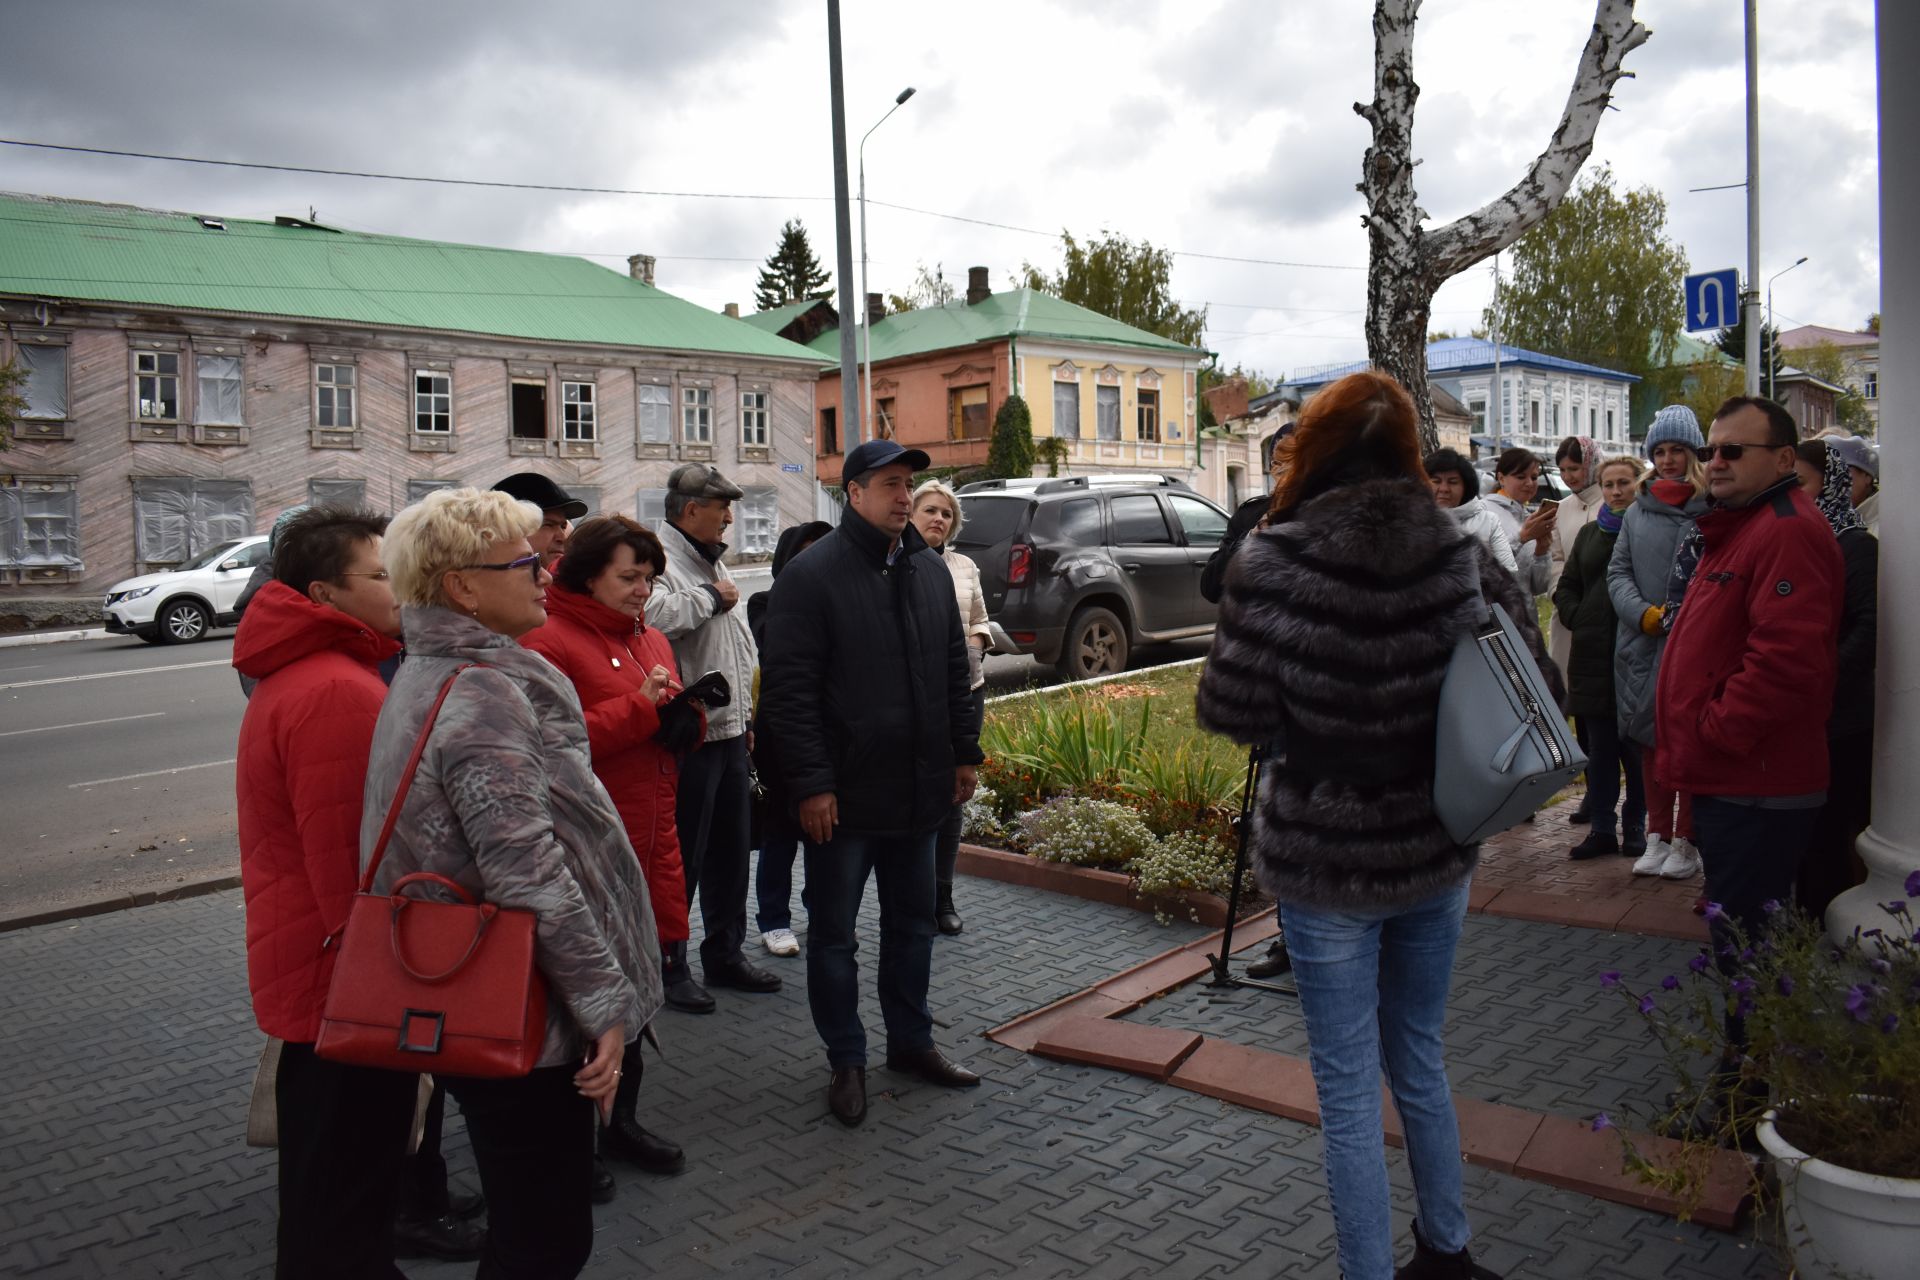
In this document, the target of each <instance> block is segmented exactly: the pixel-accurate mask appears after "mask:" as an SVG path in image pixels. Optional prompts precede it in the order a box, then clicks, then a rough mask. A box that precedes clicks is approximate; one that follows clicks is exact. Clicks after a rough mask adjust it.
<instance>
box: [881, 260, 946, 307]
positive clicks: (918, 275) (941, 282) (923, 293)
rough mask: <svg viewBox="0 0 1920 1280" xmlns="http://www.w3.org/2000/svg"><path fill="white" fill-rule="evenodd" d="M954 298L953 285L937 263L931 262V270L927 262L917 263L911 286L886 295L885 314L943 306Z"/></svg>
mask: <svg viewBox="0 0 1920 1280" xmlns="http://www.w3.org/2000/svg"><path fill="white" fill-rule="evenodd" d="M953 299H954V290H953V285H952V284H950V283H949V282H948V280H947V276H946V273H945V272H944V271H942V270H941V269H940V264H939V263H937V262H936V263H934V264H933V270H931V271H929V270H927V264H926V263H924V262H921V263H917V264H915V266H914V270H913V287H912V288H910V289H908V290H907V291H906V292H905V293H890V294H888V295H887V314H888V315H890V316H897V315H899V314H900V313H901V312H903V311H918V310H920V309H921V308H922V307H944V306H946V305H947V304H948V303H949V302H952V301H953Z"/></svg>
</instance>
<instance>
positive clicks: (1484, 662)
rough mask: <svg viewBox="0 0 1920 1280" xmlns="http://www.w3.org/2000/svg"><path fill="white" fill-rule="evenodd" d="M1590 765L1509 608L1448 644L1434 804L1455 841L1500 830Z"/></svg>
mask: <svg viewBox="0 0 1920 1280" xmlns="http://www.w3.org/2000/svg"><path fill="white" fill-rule="evenodd" d="M1586 767H1587V757H1586V755H1585V753H1583V752H1582V751H1581V750H1580V748H1579V746H1578V744H1576V743H1575V742H1574V740H1573V735H1572V734H1571V733H1570V732H1568V730H1567V721H1566V717H1565V716H1563V715H1561V714H1560V708H1559V707H1558V706H1556V705H1555V703H1554V700H1553V693H1552V692H1551V691H1550V690H1549V689H1548V688H1547V682H1546V679H1545V678H1544V677H1543V676H1541V674H1540V668H1539V666H1538V664H1536V663H1535V662H1534V660H1533V652H1532V650H1530V649H1529V648H1528V647H1527V642H1526V639H1525V638H1524V637H1523V636H1521V634H1520V629H1519V628H1518V627H1516V626H1514V625H1513V619H1512V618H1510V617H1508V616H1507V611H1506V610H1505V609H1503V608H1501V607H1500V606H1499V605H1497V604H1489V605H1488V606H1487V613H1486V615H1485V616H1483V617H1482V618H1481V619H1480V620H1479V621H1478V622H1476V623H1475V624H1474V625H1473V626H1472V627H1470V628H1469V629H1468V630H1467V632H1466V634H1465V635H1463V636H1461V637H1460V640H1459V643H1457V644H1456V645H1455V646H1454V649H1453V657H1452V659H1451V660H1450V661H1449V662H1448V664H1447V675H1446V680H1445V682H1444V683H1443V684H1442V685H1441V686H1440V713H1439V718H1438V720H1437V721H1436V723H1435V726H1434V768H1433V812H1434V816H1435V817H1437V818H1439V819H1440V825H1441V826H1443V827H1445V828H1446V829H1447V835H1448V836H1450V837H1452V839H1453V841H1454V843H1455V844H1474V843H1476V842H1478V841H1480V840H1484V839H1486V838H1487V837H1488V836H1490V835H1496V834H1498V833H1499V832H1502V831H1505V830H1506V829H1507V828H1508V827H1511V826H1513V825H1514V824H1515V823H1517V822H1520V821H1521V820H1523V819H1524V818H1526V816H1527V815H1528V814H1530V813H1532V812H1533V811H1534V810H1535V809H1538V808H1539V807H1540V806H1541V805H1542V804H1545V803H1546V802H1547V801H1548V800H1549V799H1551V798H1552V797H1553V795H1554V793H1555V792H1557V791H1559V790H1560V789H1561V788H1562V787H1564V786H1566V785H1567V784H1568V783H1570V782H1572V781H1573V780H1574V779H1575V778H1576V777H1578V776H1579V775H1580V771H1581V770H1582V769H1585V768H1586Z"/></svg>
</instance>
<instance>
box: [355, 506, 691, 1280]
mask: <svg viewBox="0 0 1920 1280" xmlns="http://www.w3.org/2000/svg"><path fill="white" fill-rule="evenodd" d="M540 518H541V516H540V512H539V510H538V509H536V508H535V507H532V506H530V505H528V504H525V503H521V502H517V501H515V500H514V499H513V498H512V497H510V496H508V495H506V494H504V493H498V492H494V491H486V492H482V491H480V490H476V489H442V490H439V491H437V492H434V493H432V494H429V495H428V496H427V497H426V498H425V499H424V500H422V501H421V502H418V503H416V504H414V505H413V506H411V507H408V508H407V509H406V510H404V511H402V512H401V513H400V514H399V515H397V516H395V517H394V519H393V523H392V524H391V525H389V526H388V529H387V541H386V546H385V553H386V563H387V568H388V571H389V572H390V573H391V574H392V577H393V585H394V592H395V594H396V595H397V596H398V597H399V599H400V601H401V604H402V609H401V626H402V628H403V630H404V633H405V637H406V644H407V653H408V657H407V661H406V663H405V664H403V665H402V666H401V668H400V672H399V674H398V675H397V676H396V677H395V678H394V681H393V686H392V688H391V690H390V691H389V692H388V694H387V700H386V702H385V704H384V705H383V706H382V708H381V712H380V719H379V722H378V724H377V726H376V727H375V729H374V737H373V753H372V759H371V760H370V762H369V765H368V769H367V787H366V798H365V800H366V803H365V808H364V811H363V813H362V816H361V827H360V845H361V855H362V857H363V858H365V857H366V856H367V855H369V854H370V853H371V852H372V849H373V845H374V843H375V840H376V839H377V837H378V835H379V832H380V827H381V823H382V822H383V820H384V819H385V817H386V814H387V809H388V806H389V805H390V804H391V802H392V798H393V794H394V792H395V790H396V788H397V787H398V785H399V781H400V777H401V774H402V773H403V771H404V769H405V767H406V761H407V758H408V755H409V754H410V753H411V752H412V750H413V746H414V742H415V741H416V739H417V738H418V737H419V735H420V729H421V726H422V725H423V724H425V722H426V717H427V712H428V710H429V709H430V708H431V707H432V705H433V702H434V699H435V698H436V697H437V696H438V694H439V692H440V687H441V685H442V684H443V683H445V681H446V680H447V678H448V677H449V676H450V675H453V673H454V672H455V671H456V670H457V669H459V668H461V667H462V666H463V664H473V665H472V666H470V667H469V668H468V669H466V670H462V671H460V672H459V674H458V676H456V677H455V678H454V681H453V686H452V689H451V690H450V692H449V693H448V695H447V699H446V702H445V704H444V705H442V707H441V708H440V714H439V717H438V719H437V720H436V721H435V723H434V725H433V728H432V732H431V734H430V735H429V737H428V741H427V749H426V751H425V753H424V754H423V755H422V756H421V758H420V765H419V769H418V771H417V772H416V773H415V775H414V780H413V787H412V790H411V791H410V792H409V793H408V795H407V799H406V804H405V806H404V807H403V808H402V810H401V812H400V817H399V821H398V822H397V823H396V824H395V826H394V829H393V835H392V837H391V838H390V840H389V842H388V845H387V850H386V855H385V858H384V860H383V861H382V862H381V864H380V870H379V874H378V876H377V877H376V879H375V881H374V886H373V887H374V891H375V892H378V893H385V892H388V891H389V890H390V889H391V888H392V886H393V884H394V883H395V882H396V881H397V880H399V879H400V877H402V876H405V875H408V874H410V873H412V872H416V871H430V872H435V873H438V874H440V875H443V876H446V877H447V878H448V879H451V880H453V881H454V882H455V883H457V884H459V885H460V886H461V887H463V888H465V889H467V890H468V891H469V892H471V893H473V894H474V895H475V896H476V897H477V898H480V899H483V900H485V901H487V902H492V903H497V904H499V905H500V906H503V907H513V908H518V909H521V910H526V911H531V912H532V913H533V914H534V915H535V917H536V918H537V925H536V933H535V962H536V963H537V964H538V965H539V968H540V972H541V974H542V976H543V977H545V979H546V982H547V987H548V1005H547V1028H546V1037H545V1040H544V1041H543V1043H542V1045H541V1049H540V1057H539V1060H538V1063H537V1065H536V1066H535V1068H534V1070H533V1071H532V1073H531V1074H529V1075H527V1076H525V1077H523V1078H521V1079H517V1080H474V1079H463V1078H458V1077H448V1078H446V1080H445V1083H446V1086H447V1089H448V1091H449V1092H450V1093H452V1094H453V1096H454V1098H455V1099H456V1100H458V1102H459V1103H460V1109H461V1111H462V1112H463V1113H464V1114H465V1116H466V1121H467V1130H468V1134H469V1136H470V1137H471V1138H472V1140H473V1150H474V1155H475V1158H476V1159H477V1161H478V1163H479V1166H480V1181H481V1184H482V1186H483V1187H484V1189H485V1191H486V1196H487V1206H488V1211H489V1215H490V1230H489V1233H488V1241H487V1250H486V1253H485V1254H484V1255H483V1256H482V1259H481V1263H480V1274H482V1275H487V1276H496V1275H497V1276H528V1277H532V1276H540V1277H552V1276H558V1277H566V1276H573V1275H577V1274H578V1273H579V1271H580V1268H581V1267H583V1266H585V1265H586V1260H587V1258H588V1256H589V1255H590V1254H591V1252H592V1248H593V1210H592V1204H591V1201H590V1199H589V1196H590V1185H591V1180H592V1176H593V1175H592V1161H593V1149H594V1107H595V1104H599V1106H600V1107H601V1109H602V1111H603V1112H604V1110H605V1108H606V1107H607V1106H609V1105H610V1104H611V1101H612V1098H613V1093H614V1089H615V1087H616V1086H617V1084H618V1082H619V1076H620V1064H621V1058H622V1054H623V1052H624V1049H625V1047H626V1042H627V1040H628V1038H629V1037H630V1036H637V1035H638V1034H639V1030H640V1028H642V1027H644V1026H645V1025H646V1024H647V1023H648V1022H649V1021H650V1020H651V1019H652V1018H653V1016H654V1014H655V1013H657V1012H658V1011H659V1008H660V1005H661V1002H662V1001H661V988H660V971H659V964H658V959H657V957H658V956H659V953H660V943H659V939H658V936H657V935H656V933H655V931H654V924H653V910H652V906H651V903H650V902H649V901H648V897H647V887H646V881H645V880H644V879H643V878H642V876H641V873H640V864H639V861H638V859H636V858H635V856H634V853H633V848H632V846H631V845H630V844H629V843H628V842H627V836H626V830H625V827H624V825H623V824H622V822H621V820H620V814H619V811H618V810H616V809H615V808H614V804H613V801H612V799H611V798H609V796H608V795H607V792H606V790H605V788H603V787H602V786H601V785H600V782H599V780H598V779H597V778H595V777H594V774H593V769H592V766H591V762H590V761H589V759H588V754H587V731H586V724H585V722H584V720H583V718H582V715H581V710H580V700H579V698H578V696H577V695H576V694H575V693H574V689H573V684H572V682H571V681H569V680H568V679H567V677H566V676H564V675H562V674H561V672H560V671H559V669H558V668H556V667H555V666H554V665H553V664H552V663H550V662H548V661H547V660H546V659H545V658H543V657H541V656H540V655H539V654H537V653H534V652H532V651H530V650H527V649H523V648H521V647H520V645H519V644H517V643H516V642H515V641H516V638H517V637H519V636H521V635H524V634H525V633H526V632H528V631H531V630H532V629H533V628H535V627H537V626H539V625H540V624H541V623H543V622H544V621H545V620H546V610H545V607H544V602H545V600H546V586H547V584H548V583H550V582H551V581H552V578H551V577H549V576H548V575H547V573H546V572H545V571H544V570H543V569H542V568H541V567H540V558H539V556H537V555H535V554H534V552H533V550H532V548H531V547H530V546H529V545H528V543H527V535H528V534H530V533H532V532H533V531H534V530H535V529H537V528H538V527H539V525H540ZM432 892H433V891H432V890H431V889H428V890H426V893H429V894H430V893H432ZM443 896H445V895H444V891H443ZM583 1063H584V1065H583Z"/></svg>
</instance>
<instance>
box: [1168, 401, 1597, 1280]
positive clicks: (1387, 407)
mask: <svg viewBox="0 0 1920 1280" xmlns="http://www.w3.org/2000/svg"><path fill="white" fill-rule="evenodd" d="M1418 425H1419V423H1418V418H1417V416H1416V414H1415V411H1414V407H1413V402H1412V401H1411V400H1410V399H1409V398H1408V396H1407V393H1406V391H1405V390H1403V389H1402V388H1401V387H1400V385H1399V384H1398V383H1396V382H1394V381H1393V380H1392V379H1391V378H1388V377H1385V376H1383V375H1381V374H1377V373H1359V374H1353V375H1351V376H1349V377H1346V378H1342V379H1341V380H1340V381H1338V382H1336V383H1334V384H1333V385H1332V386H1329V387H1327V388H1325V389H1324V390H1322V391H1321V392H1320V393H1319V394H1318V395H1316V396H1314V398H1313V399H1312V400H1311V401H1310V402H1309V403H1308V405H1307V408H1306V411H1305V412H1304V413H1303V414H1302V416H1301V419H1300V423H1299V428H1298V430H1297V431H1296V432H1295V433H1294V435H1293V437H1292V439H1291V440H1290V441H1288V442H1287V444H1286V445H1284V446H1283V447H1284V448H1287V449H1288V450H1289V456H1288V462H1289V466H1288V471H1287V478H1286V481H1285V482H1284V483H1283V484H1282V485H1281V486H1280V487H1279V488H1278V489H1276V490H1275V492H1274V497H1273V503H1274V515H1273V520H1272V523H1271V525H1270V527H1269V528H1267V529H1265V530H1263V531H1261V532H1258V533H1255V534H1253V535H1251V536H1250V537H1248V539H1247V541H1246V544H1245V545H1244V546H1243V547H1242V548H1241V549H1240V552H1239V554H1238V555H1237V556H1235V557H1234V560H1233V564H1232V566H1231V567H1230V569H1229V570H1228V576H1227V587H1226V596H1225V599H1224V600H1223V601H1222V603H1221V606H1220V622H1219V629H1218V630H1217V632H1216V633H1215V636H1214V644H1213V654H1212V657H1211V658H1209V659H1208V661H1207V666H1206V670H1205V672H1204V673H1203V674H1202V676H1201V679H1200V688H1199V715H1200V721H1201V723H1202V724H1203V725H1205V726H1206V727H1207V728H1208V729H1211V730H1213V731H1214V732H1216V733H1223V734H1226V735H1228V736H1230V737H1232V738H1234V739H1235V740H1237V741H1240V742H1247V743H1265V742H1269V741H1271V740H1273V739H1274V738H1276V737H1278V736H1281V735H1282V734H1284V737H1285V741H1286V754H1285V756H1284V757H1283V758H1280V759H1271V760H1269V761H1268V763H1267V764H1266V765H1265V767H1263V769H1262V770H1261V777H1260V786H1259V799H1258V805H1257V810H1256V814H1255V819H1254V828H1253V852H1254V859H1255V866H1256V870H1257V873H1258V875H1259V877H1260V882H1261V884H1262V885H1264V886H1265V887H1266V889H1267V890H1268V891H1269V892H1270V893H1272V894H1273V896H1274V897H1275V898H1276V899H1277V900H1278V901H1279V903H1280V910H1281V918H1282V920H1283V921H1284V926H1285V930H1286V937H1287V945H1288V948H1289V949H1290V951H1291V952H1292V955H1293V965H1294V974H1295V976H1296V978H1297V979H1298V982H1299V989H1300V1003H1301V1008H1302V1010H1303V1011H1304V1013H1305V1015H1306V1019H1307V1037H1308V1043H1309V1048H1310V1051H1311V1059H1312V1065H1313V1077H1314V1084H1315V1086H1316V1088H1317V1089H1318V1091H1319V1098H1320V1112H1321V1138H1322V1142H1323V1143H1324V1146H1325V1152H1326V1170H1327V1186H1328V1192H1329V1198H1330V1199H1331V1201H1332V1203H1333V1205H1334V1206H1335V1208H1334V1222H1335V1228H1336V1232H1337V1235H1338V1241H1339V1253H1340V1266H1341V1269H1342V1271H1343V1272H1344V1273H1345V1274H1346V1275H1347V1276H1348V1277H1349V1280H1384V1278H1385V1277H1387V1276H1390V1275H1395V1274H1398V1275H1399V1276H1403V1277H1405V1276H1411V1277H1438V1276H1463V1277H1464V1276H1485V1275H1490V1274H1491V1273H1490V1272H1486V1271H1485V1270H1484V1269H1480V1268H1476V1267H1475V1266H1474V1264H1473V1262H1472V1259H1471V1257H1470V1256H1469V1255H1468V1253H1467V1239H1468V1227H1467V1216H1466V1210H1465V1207H1464V1205H1463V1203H1462V1193H1461V1180H1460V1137H1459V1129H1458V1125H1457V1123H1456V1121H1455V1118H1454V1111H1453V1101H1452V1096H1451V1093H1450V1091H1449V1088H1448V1084H1447V1073H1446V1067H1445V1064H1444V1062H1443V1061H1442V1047H1441V1027H1442V1024H1443V1023H1444V1021H1445V1016H1446V1001H1447V987H1448V983H1449V978H1450V975H1451V971H1452V968H1453V953H1454V947H1455V944H1456V943H1457V942H1458V940H1459V937H1460V928H1461V921H1462V918H1463V916H1464V915H1465V912H1466V907H1467V885H1468V881H1469V879H1470V878H1471V876H1472V874H1473V867H1474V863H1475V861H1476V859H1477V858H1478V856H1479V849H1478V847H1477V846H1472V845H1468V846H1461V845H1456V844H1454V843H1453V842H1452V840H1451V839H1449V837H1448V836H1447V833H1446V831H1445V829H1444V828H1442V826H1441V825H1440V822H1439V820H1438V819H1437V818H1436V817H1435V816H1434V812H1433V771H1434V722H1435V718H1436V716H1437V713H1438V708H1439V699H1440V685H1441V682H1442V680H1443V679H1444V677H1445V674H1446V669H1447V662H1448V659H1449V657H1450V656H1451V654H1452V652H1453V647H1454V643H1455V641H1456V639H1457V638H1458V637H1459V636H1460V635H1461V634H1462V633H1463V632H1464V631H1465V630H1466V629H1467V628H1468V627H1469V626H1470V625H1471V624H1472V622H1473V621H1474V619H1475V617H1476V614H1477V611H1478V610H1479V607H1480V602H1481V601H1482V600H1483V599H1484V600H1492V601H1497V602H1498V603H1500V604H1502V605H1503V606H1505V608H1506V610H1507V613H1508V614H1509V615H1510V616H1511V617H1512V618H1513V620H1514V622H1515V624H1516V625H1517V626H1519V627H1520V628H1521V630H1522V631H1523V632H1524V633H1525V634H1526V636H1527V638H1528V641H1529V643H1530V644H1531V646H1532V648H1533V650H1534V654H1535V657H1536V660H1537V661H1538V662H1540V664H1541V666H1542V669H1543V674H1544V675H1545V676H1546V678H1547V680H1548V683H1549V685H1550V686H1551V687H1553V689H1554V692H1555V696H1556V697H1558V696H1560V692H1561V691H1560V688H1559V685H1560V681H1559V677H1558V674H1557V673H1556V672H1555V671H1554V670H1553V666H1552V664H1551V663H1550V662H1548V661H1547V659H1546V653H1545V648H1544V646H1543V644H1542V643H1541V639H1540V634H1539V627H1538V621H1537V618H1536V616H1535V614H1534V611H1533V602H1532V600H1531V599H1530V598H1528V597H1527V596H1526V595H1524V594H1523V593H1522V592H1521V590H1520V588H1519V585H1518V584H1517V583H1516V581H1515V579H1514V576H1513V575H1512V574H1511V573H1509V572H1508V571H1506V570H1505V569H1504V568H1503V567H1501V566H1500V565H1498V564H1496V563H1495V562H1494V560H1493V558H1492V556H1491V555H1490V553H1489V552H1488V551H1487V550H1486V548H1485V546H1484V545H1483V544H1482V543H1481V542H1480V541H1479V540H1477V539H1476V538H1474V537H1473V536H1471V535H1470V534H1469V533H1467V532H1466V531H1465V530H1463V529H1462V528H1461V526H1460V525H1459V524H1458V523H1457V522H1456V521H1455V520H1454V518H1453V516H1452V515H1451V514H1450V513H1449V511H1448V510H1447V509H1445V508H1443V507H1441V506H1439V505H1437V504H1436V503H1435V501H1434V495H1433V492H1432V490H1431V488H1430V487H1429V485H1428V481H1427V476H1426V474H1425V472H1424V470H1423V469H1422V466H1421V462H1420V446H1419V433H1418ZM1383 1059H1384V1061H1385V1063H1386V1066H1387V1071H1388V1080H1389V1083H1390V1086H1391V1088H1392V1090H1393V1096H1394V1103H1395V1106H1396V1107H1397V1108H1398V1110H1399V1113H1400V1116H1401V1119H1402V1123H1403V1125H1404V1127H1405V1130H1406V1145H1407V1156H1408V1159H1409V1161H1410V1163H1411V1164H1412V1166H1413V1180H1414V1189H1415V1195H1416V1198H1417V1200H1418V1203H1419V1218H1418V1220H1417V1222H1416V1223H1415V1224H1414V1249H1415V1255H1414V1260H1413V1262H1412V1263H1411V1264H1409V1265H1408V1266H1407V1267H1405V1268H1403V1269H1402V1270H1400V1271H1399V1272H1398V1273H1395V1271H1394V1267H1393V1241H1392V1227H1391V1220H1390V1211H1389V1204H1390V1201H1389V1193H1388V1189H1387V1164H1386V1152H1385V1148H1384V1146H1383V1141H1382V1137H1381V1114H1380V1067H1381V1063H1382V1061H1383Z"/></svg>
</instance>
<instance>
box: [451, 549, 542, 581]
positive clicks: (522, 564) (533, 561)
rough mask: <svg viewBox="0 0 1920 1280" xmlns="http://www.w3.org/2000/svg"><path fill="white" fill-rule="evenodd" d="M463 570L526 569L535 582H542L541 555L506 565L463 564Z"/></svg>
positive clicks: (522, 557)
mask: <svg viewBox="0 0 1920 1280" xmlns="http://www.w3.org/2000/svg"><path fill="white" fill-rule="evenodd" d="M460 567H461V568H462V569H502V570H504V569H525V570H526V571H527V572H528V574H529V575H531V576H532V578H533V580H534V581H535V582H538V581H540V553H539V552H537V551H536V552H534V553H533V554H532V555H526V556H521V557H520V558H519V559H518V560H509V561H507V562H506V563H505V564H463V565H461V566H460Z"/></svg>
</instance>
